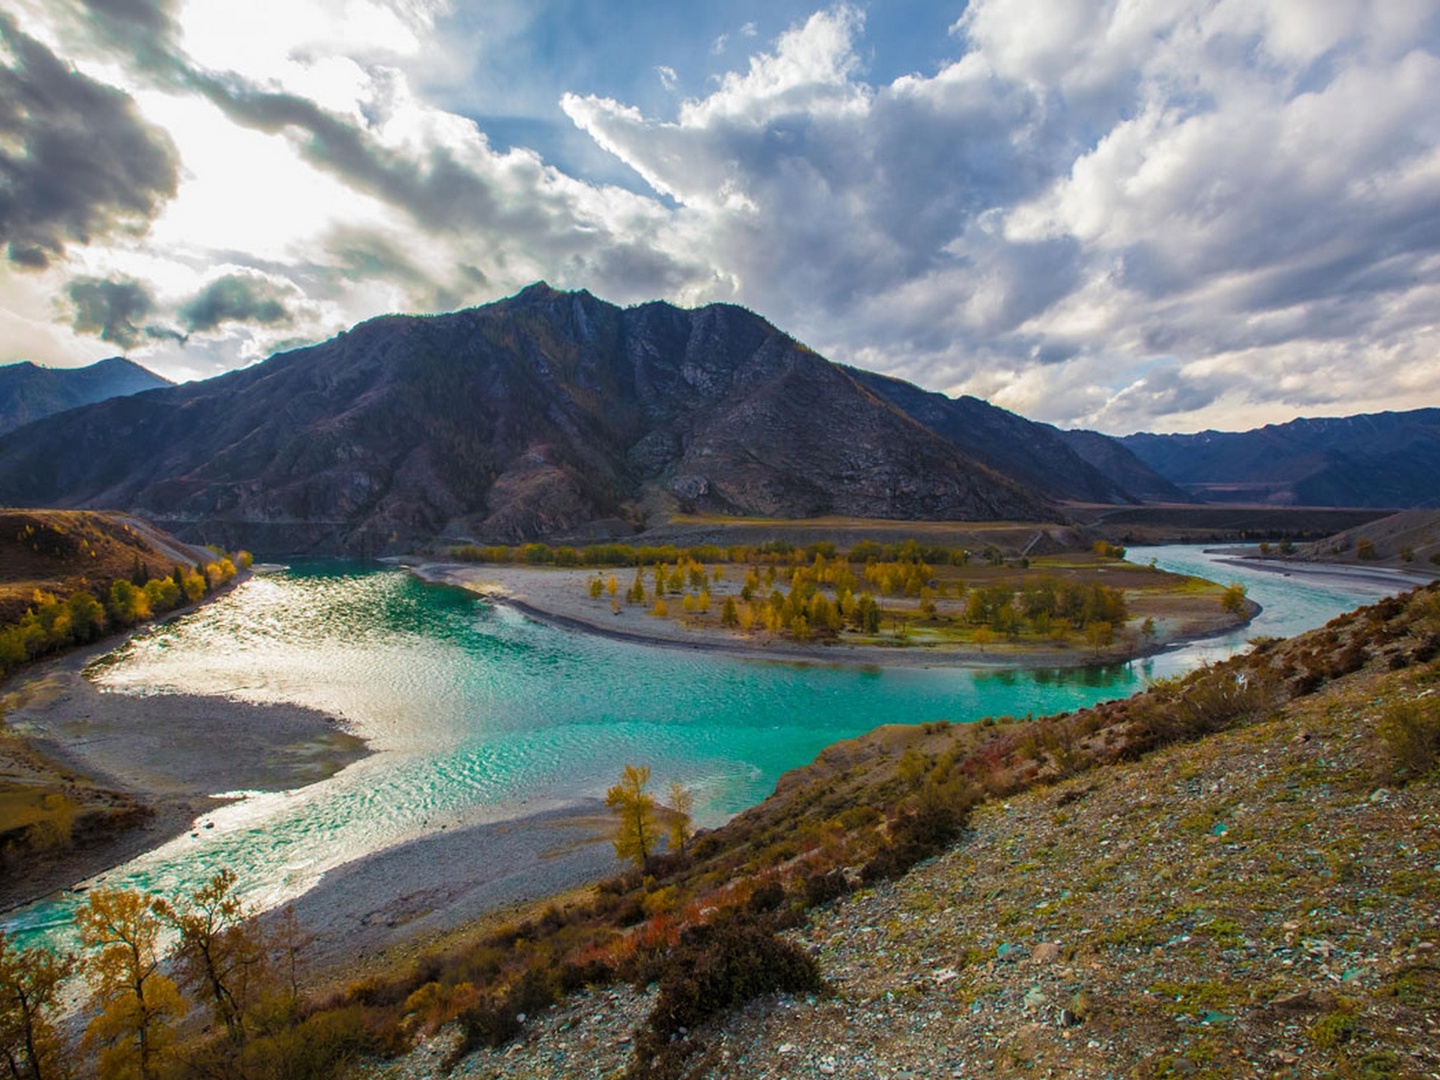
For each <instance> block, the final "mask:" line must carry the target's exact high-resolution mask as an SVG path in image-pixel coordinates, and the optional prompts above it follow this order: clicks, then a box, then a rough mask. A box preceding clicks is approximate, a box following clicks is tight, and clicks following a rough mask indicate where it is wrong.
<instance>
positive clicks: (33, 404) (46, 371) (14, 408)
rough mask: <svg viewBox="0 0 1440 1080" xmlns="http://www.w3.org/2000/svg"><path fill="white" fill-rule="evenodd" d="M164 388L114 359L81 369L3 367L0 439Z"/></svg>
mask: <svg viewBox="0 0 1440 1080" xmlns="http://www.w3.org/2000/svg"><path fill="white" fill-rule="evenodd" d="M169 385H171V384H170V380H169V379H163V378H161V377H160V376H159V375H156V374H155V373H154V372H153V371H148V370H146V369H145V368H143V367H141V366H140V365H139V364H135V363H131V362H130V361H129V360H126V359H124V358H123V357H119V356H112V357H111V358H110V359H109V360H100V361H97V362H96V363H94V364H91V365H90V366H89V367H83V368H44V367H40V366H38V365H36V364H32V363H30V362H29V361H26V362H24V363H19V364H6V365H5V366H3V367H0V435H4V434H5V433H6V432H10V431H14V430H15V429H16V428H18V427H22V426H23V425H25V424H28V423H30V422H31V421H33V420H41V419H43V418H44V417H47V416H50V415H52V414H53V413H58V412H64V411H65V410H66V409H74V408H78V407H79V406H81V405H89V404H91V403H93V402H96V401H104V400H105V399H106V398H112V397H123V396H125V395H127V394H138V393H140V391H142V390H155V389H158V388H159V387H162V386H169Z"/></svg>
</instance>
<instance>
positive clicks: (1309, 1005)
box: [1270, 990, 1315, 1012]
mask: <svg viewBox="0 0 1440 1080" xmlns="http://www.w3.org/2000/svg"><path fill="white" fill-rule="evenodd" d="M1270 1007H1271V1008H1272V1009H1279V1010H1280V1011H1281V1012H1306V1011H1308V1010H1310V1009H1313V1008H1315V1002H1314V999H1313V998H1312V997H1311V996H1310V991H1309V990H1297V991H1295V993H1293V994H1283V995H1281V996H1280V997H1277V998H1274V999H1273V1000H1272V1001H1271V1002H1270Z"/></svg>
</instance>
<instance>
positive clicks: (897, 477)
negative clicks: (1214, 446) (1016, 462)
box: [0, 282, 1056, 553]
mask: <svg viewBox="0 0 1440 1080" xmlns="http://www.w3.org/2000/svg"><path fill="white" fill-rule="evenodd" d="M0 500H4V501H8V502H11V503H15V504H26V505H61V506H79V505H118V506H122V507H125V508H126V509H131V510H134V511H136V512H139V513H142V514H144V515H145V516H147V517H150V518H152V519H154V520H156V521H159V522H162V523H164V524H165V525H166V527H168V528H170V529H172V530H173V531H177V532H179V533H181V534H182V535H185V536H186V537H187V538H197V537H199V536H200V535H201V534H203V535H204V538H205V539H216V540H220V541H222V542H224V543H226V544H228V545H231V546H234V545H236V544H241V543H243V544H245V546H252V547H255V548H259V549H261V550H286V549H288V550H345V551H352V552H362V553H375V552H378V551H382V550H389V549H393V548H396V547H402V546H405V545H406V544H408V543H411V542H413V541H415V540H417V539H425V538H433V537H435V536H439V535H454V536H476V537H484V538H493V539H498V540H508V541H520V540H528V539H538V538H543V537H555V536H569V535H574V534H577V533H585V532H587V531H588V532H589V533H591V534H594V535H613V534H615V533H626V532H633V531H634V530H635V529H636V528H637V527H638V526H639V525H640V524H642V523H643V522H645V521H647V520H656V519H659V518H663V517H664V515H665V514H667V513H671V512H674V511H676V510H695V511H701V512H713V513H722V514H751V515H759V516H771V517H814V516H819V515H822V514H831V513H836V514H848V515H854V516H869V517H889V518H914V519H922V520H924V519H932V520H933V519H957V520H973V519H981V518H1002V519H1003V518H1012V519H1018V520H1034V521H1042V520H1053V519H1054V518H1055V516H1056V515H1055V510H1054V507H1053V505H1052V504H1051V503H1050V502H1049V501H1048V500H1047V499H1044V498H1042V497H1040V496H1038V495H1036V494H1035V493H1033V492H1031V491H1030V490H1028V489H1027V488H1025V487H1024V486H1023V485H1021V484H1018V483H1016V482H1014V481H1012V480H1010V479H1008V478H1006V477H1004V476H1001V475H999V474H997V473H996V472H994V471H993V470H991V469H989V468H987V467H986V466H985V465H983V464H981V463H979V462H977V461H975V460H973V459H972V458H970V457H968V456H966V455H964V454H962V453H961V452H960V451H959V450H958V449H956V447H955V446H953V445H952V444H951V443H950V442H948V441H947V440H945V439H944V438H942V437H941V436H939V435H937V434H936V433H934V432H932V431H930V430H929V429H927V428H925V427H924V426H923V425H921V424H919V423H918V422H916V421H915V420H914V419H913V418H911V417H909V416H907V415H905V414H904V413H903V412H902V411H900V410H897V409H895V408H893V407H891V406H890V405H888V404H887V403H885V402H884V401H882V400H880V399H879V398H877V397H876V396H875V395H873V394H871V393H869V392H868V391H866V390H864V389H863V388H862V387H860V385H859V384H858V383H856V382H855V381H854V380H853V379H852V378H851V377H850V376H849V375H848V374H846V373H845V372H844V371H843V369H841V368H839V367H838V366H836V365H834V364H831V363H830V362H829V361H827V360H824V359H823V358H822V357H820V356H818V355H817V354H816V353H814V352H813V351H812V350H810V349H808V348H807V347H805V346H803V345H800V344H798V343H796V342H795V341H794V340H793V339H792V338H791V337H789V335H786V334H784V333H783V332H781V331H779V330H778V329H776V328H775V327H773V326H771V325H770V324H769V323H767V322H765V321H764V320H763V319H761V318H760V317H759V316H757V315H755V314H753V313H751V312H748V311H745V310H744V309H742V308H738V307H733V306H730V305H721V304H714V305H709V306H707V307H703V308H698V309H695V310H683V309H679V308H676V307H673V306H672V305H669V304H667V303H663V302H658V301H657V302H653V303H649V304H644V305H639V306H636V307H632V308H626V309H621V308H619V307H616V306H614V305H611V304H608V303H605V302H604V301H600V300H597V299H596V298H594V297H593V296H591V295H590V294H589V293H584V292H576V293H562V292H557V291H556V290H554V289H551V288H550V287H549V286H548V285H546V284H544V283H543V282H541V283H537V284H535V285H532V286H530V287H529V288H527V289H525V290H523V291H522V292H520V293H518V294H516V295H515V296H512V297H509V298H506V299H504V300H501V301H497V302H496V303H494V304H490V305H486V306H484V307H480V308H473V309H469V310H467V311H462V312H457V313H452V314H449V315H433V316H402V315H388V316H381V317H379V318H377V319H372V320H369V321H367V322H365V323H362V324H360V325H358V326H356V327H354V328H353V329H351V330H349V331H346V332H344V333H342V334H340V335H338V336H337V337H335V338H333V339H331V340H330V341H327V342H323V343H321V344H319V345H315V346H310V347H308V348H304V349H297V350H293V351H291V352H288V353H282V354H277V355H276V356H274V357H272V358H271V359H269V360H267V361H265V362H264V363H261V364H257V365H255V366H254V367H252V368H247V369H243V370H241V371H236V372H231V373H228V374H226V375H222V376H219V377H217V378H215V379H211V380H206V381H205V382H203V383H193V384H187V385H185V386H180V387H175V388H172V389H169V390H166V391H164V392H163V393H161V394H158V395H148V396H146V397H145V398H144V399H114V400H112V401H109V402H102V403H100V404H98V405H94V406H90V407H88V408H87V409H86V410H85V411H84V412H83V413H81V414H74V415H70V416H67V417H61V418H56V417H51V418H49V419H47V420H42V421H39V422H38V423H36V424H32V425H30V426H29V427H28V428H27V429H26V431H25V433H24V438H23V439H21V438H17V437H14V436H12V437H7V438H0Z"/></svg>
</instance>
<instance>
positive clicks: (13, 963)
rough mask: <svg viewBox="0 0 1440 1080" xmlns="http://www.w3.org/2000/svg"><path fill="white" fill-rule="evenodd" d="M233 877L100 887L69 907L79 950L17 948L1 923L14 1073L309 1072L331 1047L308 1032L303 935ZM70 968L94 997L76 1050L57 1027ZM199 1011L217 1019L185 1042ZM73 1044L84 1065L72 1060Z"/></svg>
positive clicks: (1, 1007) (3, 1049)
mask: <svg viewBox="0 0 1440 1080" xmlns="http://www.w3.org/2000/svg"><path fill="white" fill-rule="evenodd" d="M235 886H236V876H235V874H234V872H233V871H231V870H228V869H225V870H221V871H219V872H218V873H216V874H215V875H214V876H213V877H211V878H210V880H209V881H207V882H206V883H205V884H204V885H203V886H201V887H200V888H199V889H198V890H197V891H196V892H195V893H194V894H193V895H191V896H188V897H184V898H180V899H175V900H171V899H166V898H164V897H160V896H157V895H155V894H153V893H148V892H139V891H136V890H131V889H95V890H94V891H92V892H91V893H90V894H89V896H88V897H87V898H86V900H85V902H84V903H83V904H81V905H80V907H79V909H78V910H77V912H76V915H75V925H76V929H77V931H78V934H79V941H80V946H81V948H82V949H83V950H84V952H83V953H81V954H79V955H76V954H73V953H69V952H57V951H52V950H50V949H48V948H46V947H45V946H43V945H34V946H30V947H28V948H26V947H20V946H18V945H16V944H15V943H14V942H13V941H11V940H9V939H8V938H7V937H6V936H5V934H4V933H3V932H0V1061H3V1062H4V1064H5V1066H7V1067H8V1076H9V1077H10V1078H11V1080H63V1078H65V1077H69V1076H72V1075H75V1074H77V1073H82V1074H85V1075H89V1074H90V1072H89V1069H90V1068H93V1075H95V1076H98V1077H100V1080H120V1078H126V1080H131V1078H133V1080H161V1078H164V1077H171V1076H208V1077H221V1078H224V1077H276V1078H280V1077H293V1076H303V1075H306V1068H305V1063H306V1060H307V1055H308V1054H311V1053H312V1052H313V1051H315V1050H319V1049H324V1050H325V1051H326V1052H327V1053H329V1052H331V1051H332V1050H333V1047H315V1046H309V1045H307V1043H311V1042H313V1041H314V1039H315V1038H316V1035H317V1033H316V1032H306V1031H304V1030H303V1029H304V1023H303V1021H304V1017H303V1015H302V1013H303V1010H302V1008H301V997H300V988H299V978H298V975H299V963H300V953H301V951H302V949H303V948H304V945H305V939H304V937H303V936H302V935H301V933H300V931H299V928H298V923H297V922H296V920H295V917H294V913H293V912H292V911H289V910H287V911H286V913H285V915H284V916H283V917H282V918H280V919H279V920H278V921H277V922H276V924H275V926H274V928H273V929H268V930H267V929H266V928H264V927H262V924H261V922H260V920H259V919H258V918H257V916H256V915H255V914H254V913H253V912H252V911H251V910H250V909H249V908H248V907H247V906H246V905H245V904H244V903H243V902H242V901H241V899H240V898H239V896H238V895H237V893H236V889H235ZM170 940H173V941H174V943H175V944H174V948H173V950H167V948H166V947H165V945H166V942H167V941H170ZM75 976H80V977H82V978H83V979H84V981H85V984H86V986H87V987H88V988H89V990H90V992H91V994H92V995H93V999H92V1001H91V1004H90V1011H91V1014H92V1015H91V1019H90V1021H89V1023H88V1024H87V1025H86V1026H85V1030H84V1034H83V1035H82V1036H81V1038H80V1039H79V1041H78V1047H76V1046H72V1045H71V1044H70V1042H69V1041H68V1040H67V1037H66V1035H65V1033H64V1032H63V1031H62V1030H61V1028H60V1024H59V1019H60V1016H59V1014H60V1012H61V1008H62V994H63V993H64V992H65V989H66V985H67V982H68V981H69V980H71V979H72V977H75ZM197 1008H199V1009H203V1010H204V1011H205V1012H207V1013H208V1014H209V1018H210V1021H211V1022H210V1025H209V1027H208V1028H207V1029H206V1032H205V1033H202V1034H201V1035H200V1037H198V1038H194V1037H192V1038H190V1039H188V1040H186V1039H182V1036H181V1033H182V1022H183V1021H184V1020H185V1019H186V1017H187V1016H189V1015H190V1013H191V1012H192V1010H195V1009H197ZM333 1037H334V1036H333V1035H332V1036H331V1038H332V1039H333ZM321 1040H322V1041H323V1040H324V1036H323V1034H322V1035H321ZM76 1049H78V1051H79V1055H80V1057H81V1059H82V1062H83V1064H84V1065H85V1066H86V1068H85V1069H78V1068H75V1066H76V1065H77V1064H81V1062H77V1061H75V1052H74V1051H75V1050H76Z"/></svg>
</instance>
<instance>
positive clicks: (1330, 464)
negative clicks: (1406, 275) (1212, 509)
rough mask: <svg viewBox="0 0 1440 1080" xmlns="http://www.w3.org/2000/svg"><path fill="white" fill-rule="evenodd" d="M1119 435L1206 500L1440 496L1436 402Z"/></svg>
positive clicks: (1406, 500) (1379, 500) (1404, 501)
mask: <svg viewBox="0 0 1440 1080" xmlns="http://www.w3.org/2000/svg"><path fill="white" fill-rule="evenodd" d="M1118 441H1119V442H1120V444H1121V445H1123V446H1125V447H1126V448H1127V449H1129V450H1130V451H1131V452H1133V453H1134V454H1135V456H1136V457H1138V458H1139V459H1140V460H1141V461H1143V462H1145V463H1146V464H1147V465H1148V466H1150V467H1151V468H1152V469H1154V470H1155V471H1156V472H1158V473H1160V474H1162V475H1163V476H1165V477H1167V478H1168V479H1169V480H1171V481H1172V482H1174V483H1175V484H1177V485H1179V486H1180V487H1182V488H1184V489H1185V490H1186V491H1188V492H1190V493H1191V494H1193V495H1196V496H1199V497H1202V498H1204V499H1205V500H1206V501H1209V502H1268V503H1272V504H1275V505H1313V506H1361V507H1387V508H1389V507H1394V508H1408V507H1418V506H1426V505H1428V506H1437V505H1440V483H1437V480H1436V477H1437V476H1440V408H1424V409H1411V410H1407V411H1403V412H1379V413H1359V414H1356V415H1354V416H1342V417H1318V418H1307V417H1300V418H1297V419H1295V420H1291V421H1288V422H1286V423H1283V424H1267V425H1266V426H1264V427H1261V428H1255V429H1253V430H1251V431H1244V432H1223V431H1202V432H1198V433H1196V434H1193V435H1152V434H1147V433H1138V434H1134V435H1126V436H1124V437H1122V438H1120V439H1119V440H1118Z"/></svg>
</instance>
